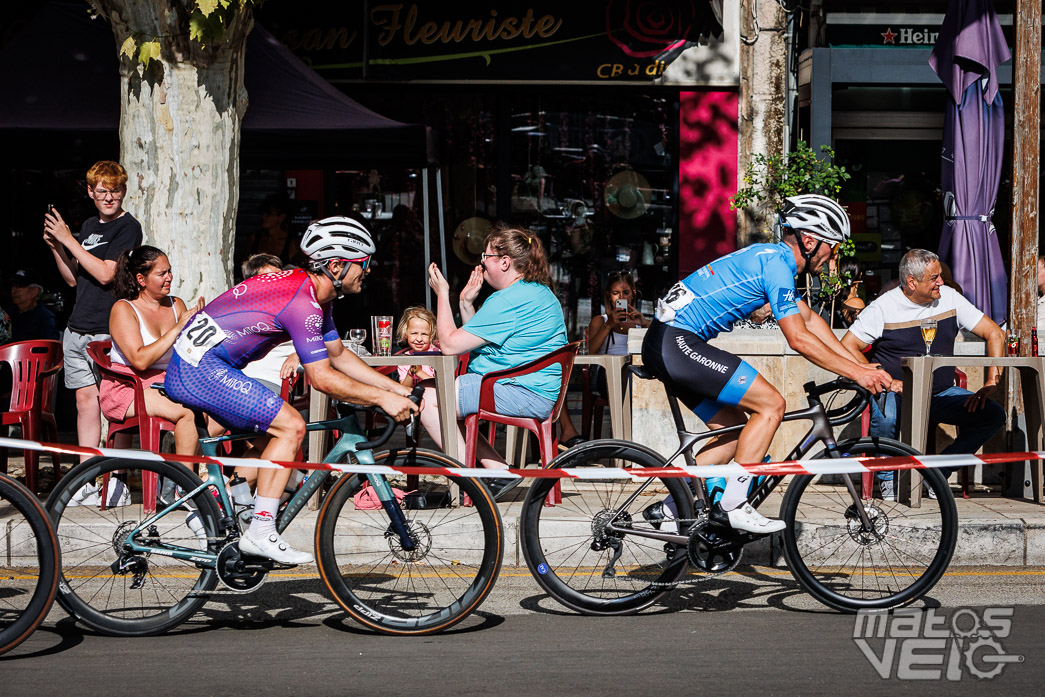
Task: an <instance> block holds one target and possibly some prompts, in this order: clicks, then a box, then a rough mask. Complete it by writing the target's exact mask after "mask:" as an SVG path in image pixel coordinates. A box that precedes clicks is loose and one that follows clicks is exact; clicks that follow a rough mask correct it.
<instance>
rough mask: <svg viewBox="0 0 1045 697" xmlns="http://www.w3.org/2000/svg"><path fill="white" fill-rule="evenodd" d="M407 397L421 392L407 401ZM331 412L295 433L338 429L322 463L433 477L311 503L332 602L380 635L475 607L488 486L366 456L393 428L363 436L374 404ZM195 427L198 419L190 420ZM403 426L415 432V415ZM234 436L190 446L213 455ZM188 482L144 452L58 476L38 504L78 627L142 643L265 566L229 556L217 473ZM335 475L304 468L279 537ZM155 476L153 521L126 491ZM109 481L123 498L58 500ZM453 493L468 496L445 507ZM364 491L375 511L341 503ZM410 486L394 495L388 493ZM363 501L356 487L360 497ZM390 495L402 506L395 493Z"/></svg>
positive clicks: (488, 533)
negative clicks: (466, 501) (79, 502)
mask: <svg viewBox="0 0 1045 697" xmlns="http://www.w3.org/2000/svg"><path fill="white" fill-rule="evenodd" d="M412 399H414V401H415V403H418V402H419V401H420V393H419V392H417V391H415V394H414V396H413V397H412ZM338 409H339V414H340V418H337V419H332V420H328V421H321V422H316V423H310V424H308V425H307V429H308V431H320V430H328V431H329V430H333V431H336V432H340V437H339V438H338V440H337V441H336V443H335V445H334V447H333V449H332V450H331V451H330V453H329V454H328V455H327V457H326V458H325V459H324V462H326V463H335V464H336V463H348V464H362V465H387V466H410V467H422V468H426V469H433V472H432V474H421V475H409V476H408V475H405V474H404V475H399V474H343V475H341V476H338V477H337V479H336V481H334V483H333V484H332V486H331V487H330V488H329V492H328V493H326V494H325V495H324V496H323V497H322V502H321V505H320V508H319V512H318V517H317V521H316V529H315V536H314V538H315V539H314V541H315V551H316V563H317V566H318V569H319V575H320V577H321V579H322V581H323V584H324V586H325V587H326V589H327V590H328V591H329V592H330V595H331V596H332V597H333V599H334V601H335V602H336V603H337V604H338V605H339V606H340V607H341V608H343V609H344V610H345V612H347V613H348V614H349V615H350V616H352V617H353V618H354V619H355V620H357V621H358V622H360V623H361V624H363V625H365V626H366V627H369V628H370V629H373V630H376V631H378V632H383V633H386V634H393V635H418V634H429V633H433V632H439V631H442V630H445V629H447V628H449V627H451V626H453V625H454V624H456V623H458V622H460V621H461V620H462V619H464V618H465V617H467V616H468V615H469V614H470V613H472V612H473V611H474V610H475V609H476V608H478V607H479V605H480V604H481V603H482V602H483V601H484V600H485V598H486V597H487V595H488V594H489V592H490V590H491V589H492V588H493V585H494V582H495V581H496V579H497V575H498V573H499V572H500V566H501V560H502V558H503V555H504V531H503V526H502V523H501V518H500V514H499V513H498V510H497V506H496V505H495V504H494V501H493V497H492V496H491V494H490V492H489V490H488V489H487V487H486V486H485V485H483V484H481V483H480V482H479V481H477V480H475V479H468V478H458V477H450V476H449V475H447V474H445V473H443V472H439V471H436V470H435V469H434V468H449V469H453V468H458V467H461V465H460V464H459V463H457V462H455V461H454V460H452V459H450V458H448V457H446V456H445V455H443V454H442V453H438V452H434V451H429V450H423V449H420V448H407V449H391V450H384V451H380V452H378V451H377V450H378V449H379V448H381V447H382V446H383V445H384V444H385V443H387V442H388V440H389V439H390V438H391V435H392V432H393V431H394V430H395V427H396V423H395V421H394V420H392V419H391V418H388V419H387V422H388V425H387V427H386V428H385V429H384V431H383V432H382V433H381V434H380V435H378V436H377V437H376V438H375V439H374V440H372V441H367V437H366V435H365V434H364V430H363V428H362V427H361V426H360V423H359V420H358V418H357V415H359V414H362V413H365V412H366V411H374V412H376V413H381V412H380V410H379V409H372V408H364V407H357V406H354V405H349V404H343V403H342V404H339V405H338ZM197 423H200V422H199V421H198V422H197ZM411 425H412V427H414V428H416V427H417V424H416V421H414V422H413V423H412V424H411ZM250 437H256V434H233V435H225V436H220V437H214V438H201V444H202V446H203V451H204V454H206V455H210V456H215V455H216V453H217V451H218V448H219V446H221V445H223V444H224V443H226V442H227V441H230V440H238V439H244V438H250ZM206 469H207V474H206V476H205V478H204V479H203V480H202V481H201V480H200V478H199V477H197V475H196V474H195V473H193V472H192V471H191V470H190V469H189V468H187V467H185V466H184V465H181V464H178V463H176V462H167V461H163V460H162V459H160V457H156V458H155V459H153V460H147V459H144V458H141V457H110V456H99V457H95V458H93V459H91V460H88V461H86V462H84V463H82V464H81V465H79V466H78V467H76V468H75V469H73V470H72V471H71V472H70V473H69V474H67V475H66V476H65V477H63V478H62V480H61V482H60V485H59V486H58V487H56V488H55V490H54V491H53V492H52V494H51V496H50V498H49V499H48V501H47V510H48V512H49V513H50V515H51V517H52V519H53V521H54V525H55V528H56V530H57V534H58V538H59V539H60V540H61V541H62V545H63V550H66V552H65V555H64V556H63V561H62V565H61V582H60V584H59V590H58V602H59V603H60V604H61V606H62V607H63V608H65V609H66V610H67V611H68V612H69V613H70V614H71V615H72V616H74V617H75V618H76V619H78V620H79V621H80V622H82V623H83V624H85V625H87V626H89V627H91V628H93V629H95V630H97V631H99V632H103V633H105V634H110V635H118V636H147V635H152V634H159V633H161V632H165V631H168V630H170V629H172V628H174V627H176V626H178V625H179V624H181V623H182V622H185V621H186V620H188V619H189V618H191V617H192V616H193V615H194V614H196V612H197V611H198V610H199V609H200V608H201V606H202V605H203V604H204V603H205V602H206V601H207V599H208V598H210V597H211V596H213V595H215V594H217V593H222V592H224V593H233V592H236V593H245V592H249V591H251V590H253V589H255V588H257V587H258V586H259V585H260V584H261V583H262V582H263V581H264V580H265V578H266V575H267V574H268V573H269V572H270V571H273V570H279V569H286V568H289V567H287V566H283V565H280V564H278V563H276V562H273V561H271V560H267V559H262V558H259V557H251V556H247V555H243V554H241V553H240V551H239V546H238V541H239V536H240V526H239V524H238V523H237V516H236V509H235V505H234V502H233V500H232V498H231V496H230V494H229V489H228V486H227V484H226V480H225V477H224V476H223V474H222V467H221V466H220V465H217V464H208V465H207V466H206ZM332 474H334V473H333V472H331V471H327V470H313V471H311V476H308V477H307V478H306V479H305V480H304V482H303V483H302V484H301V485H300V487H299V488H298V489H297V491H296V492H295V493H294V494H293V496H292V497H291V498H290V499H289V500H288V501H286V502H285V504H283V505H282V507H281V509H280V511H279V513H278V515H277V523H276V525H277V529H278V530H279V531H280V532H282V531H284V530H285V529H286V528H287V526H288V525H289V524H290V522H291V521H292V520H294V518H295V517H296V516H297V515H298V514H299V513H300V512H301V510H302V509H303V508H304V507H305V504H306V503H307V502H308V500H309V499H310V498H311V497H312V496H313V495H315V494H316V493H317V492H319V491H320V490H321V487H323V485H324V484H325V483H327V482H328V479H329V477H330V476H331V475H332ZM150 475H154V476H157V477H159V478H160V482H161V486H160V497H159V503H158V505H157V507H156V511H155V512H154V513H150V512H149V511H147V510H146V507H145V506H143V502H142V501H141V497H140V489H139V488H138V487H136V486H135V484H136V483H137V482H138V481H139V480H141V479H142V478H143V477H146V476H150ZM112 476H118V477H119V478H120V479H121V480H123V481H125V482H128V483H129V484H130V486H129V489H130V490H131V493H132V498H131V504H130V505H128V506H121V507H114V508H105V509H102V508H100V507H97V506H79V507H76V506H71V505H70V502H71V501H72V498H73V495H74V494H75V493H76V492H77V491H79V490H80V489H81V488H82V487H83V486H84V485H86V484H91V483H95V482H97V481H99V480H105V479H106V478H107V477H112ZM452 485H456V487H458V489H459V490H460V492H461V493H463V494H465V495H467V496H468V497H469V498H470V499H471V501H472V504H473V505H472V507H461V506H457V505H455V501H454V497H453V496H452V491H453V490H452ZM365 486H370V487H373V492H372V493H376V495H377V498H378V499H379V500H380V507H373V508H369V509H367V510H364V509H363V508H362V507H360V508H357V507H356V505H355V503H354V501H353V497H354V496H355V495H356V494H357V493H359V492H360V491H361V489H363V488H364V487H365ZM397 489H398V490H400V492H404V493H405V492H409V493H406V495H405V496H402V494H401V493H400V494H399V495H398V496H397V493H398V492H396V490H397ZM368 493H369V492H368ZM400 496H402V498H400Z"/></svg>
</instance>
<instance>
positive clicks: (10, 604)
mask: <svg viewBox="0 0 1045 697" xmlns="http://www.w3.org/2000/svg"><path fill="white" fill-rule="evenodd" d="M58 564H59V553H58V543H57V541H56V540H55V537H54V530H53V529H52V528H51V521H50V518H48V517H47V513H46V512H45V511H44V509H43V507H42V506H41V505H40V503H39V502H38V501H37V500H36V496H34V495H33V494H32V493H31V492H30V491H29V490H28V489H26V488H25V487H23V486H22V485H21V484H19V483H18V482H16V481H15V480H13V479H11V478H9V477H7V476H5V475H2V474H0V654H4V653H6V652H8V651H10V650H11V649H13V648H14V647H16V646H18V645H19V644H21V643H22V642H23V641H25V640H26V639H27V638H28V637H29V635H30V634H32V633H33V631H34V630H35V629H36V628H37V627H38V626H39V625H40V623H41V622H43V619H44V617H46V616H47V613H48V611H49V610H50V609H51V605H52V604H53V603H54V596H55V593H56V592H57V590H58Z"/></svg>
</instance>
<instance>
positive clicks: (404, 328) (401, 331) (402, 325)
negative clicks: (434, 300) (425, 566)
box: [396, 305, 435, 344]
mask: <svg viewBox="0 0 1045 697" xmlns="http://www.w3.org/2000/svg"><path fill="white" fill-rule="evenodd" d="M412 319H420V320H424V321H425V322H427V323H428V333H429V334H430V335H431V337H432V338H431V343H435V315H433V314H432V313H431V312H429V311H428V309H427V308H424V307H422V306H420V305H414V306H412V307H408V308H406V310H404V311H403V318H402V319H400V320H399V327H398V328H396V335H397V336H398V337H399V342H400V343H403V344H405V343H406V334H407V332H408V331H409V327H410V320H412Z"/></svg>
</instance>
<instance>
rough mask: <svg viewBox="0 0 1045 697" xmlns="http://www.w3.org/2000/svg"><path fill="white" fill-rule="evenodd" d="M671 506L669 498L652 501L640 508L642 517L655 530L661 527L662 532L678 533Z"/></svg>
mask: <svg viewBox="0 0 1045 697" xmlns="http://www.w3.org/2000/svg"><path fill="white" fill-rule="evenodd" d="M672 508H673V506H672V505H671V502H670V499H664V500H663V501H654V502H653V503H651V504H650V505H648V506H646V507H645V508H643V509H642V517H643V518H644V519H645V520H646V522H648V523H649V524H650V525H652V526H653V528H654V529H655V530H660V529H661V528H662V527H663V529H664V532H670V533H678V531H679V524H678V523H677V522H675V513H674V511H673V510H672Z"/></svg>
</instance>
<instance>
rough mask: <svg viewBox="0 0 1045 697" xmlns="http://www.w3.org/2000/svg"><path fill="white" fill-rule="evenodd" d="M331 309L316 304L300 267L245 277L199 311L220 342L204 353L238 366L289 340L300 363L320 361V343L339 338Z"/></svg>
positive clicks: (323, 353) (323, 346)
mask: <svg viewBox="0 0 1045 697" xmlns="http://www.w3.org/2000/svg"><path fill="white" fill-rule="evenodd" d="M332 305H333V303H327V306H326V307H325V308H324V307H322V306H321V305H320V304H319V303H318V302H317V301H316V289H315V287H314V286H313V285H312V280H311V279H310V278H309V275H308V273H307V272H305V271H303V270H300V269H299V270H297V271H280V272H279V273H268V274H260V275H258V276H254V277H253V278H248V279H247V280H245V281H243V283H240V284H239V285H238V286H236V287H234V288H231V289H229V290H227V291H226V292H224V293H222V294H221V295H219V296H218V297H217V298H215V299H214V300H213V301H211V302H210V303H208V304H207V306H206V307H204V308H203V311H204V312H205V313H207V314H208V315H209V316H210V317H211V319H213V320H214V321H215V322H217V324H218V326H220V327H221V329H222V331H224V332H225V340H224V341H222V342H221V343H220V344H218V345H217V346H215V347H214V348H212V349H211V350H210V353H211V354H213V357H214V358H217V359H220V360H221V361H223V362H225V363H228V364H229V365H230V366H232V367H233V368H242V367H243V366H245V365H247V364H248V363H250V362H251V361H255V360H257V359H259V358H262V357H264V356H265V355H266V354H267V353H268V352H269V351H270V350H272V348H273V347H274V346H277V345H278V344H281V343H283V342H284V341H286V340H287V338H288V337H289V338H290V340H291V341H293V342H294V350H295V351H296V352H297V354H298V358H300V359H301V362H302V364H304V363H313V362H315V361H319V360H322V359H324V358H326V357H327V347H326V344H325V343H324V342H327V341H337V340H338V339H339V338H340V337H339V336H338V333H337V327H335V326H334V319H333V317H332V316H331V306H332ZM191 326H192V322H190V323H189V325H188V326H187V327H186V329H185V330H183V331H187V330H188V329H189V328H190V327H191Z"/></svg>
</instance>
